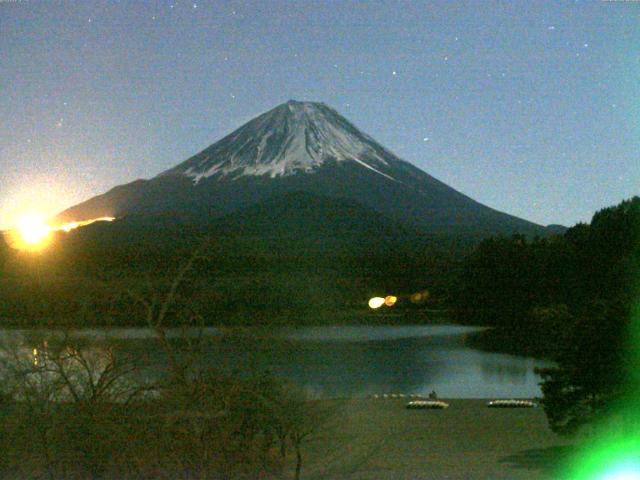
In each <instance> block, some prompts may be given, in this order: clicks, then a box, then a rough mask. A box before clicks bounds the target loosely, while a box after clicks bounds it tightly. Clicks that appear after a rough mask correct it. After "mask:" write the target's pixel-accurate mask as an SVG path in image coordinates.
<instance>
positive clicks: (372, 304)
mask: <svg viewBox="0 0 640 480" xmlns="http://www.w3.org/2000/svg"><path fill="white" fill-rule="evenodd" d="M384 303H385V302H384V298H382V297H373V298H372V299H370V300H369V308H373V309H376V308H380V307H381V306H382V305H384Z"/></svg>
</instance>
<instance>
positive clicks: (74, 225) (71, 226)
mask: <svg viewBox="0 0 640 480" xmlns="http://www.w3.org/2000/svg"><path fill="white" fill-rule="evenodd" d="M115 219H116V218H115V217H99V218H92V219H91V220H82V221H79V222H68V223H63V224H62V225H60V226H58V227H56V228H55V229H54V230H62V231H64V232H70V231H71V230H73V229H75V228H78V227H84V226H85V225H90V224H92V223H94V222H113V221H114V220H115Z"/></svg>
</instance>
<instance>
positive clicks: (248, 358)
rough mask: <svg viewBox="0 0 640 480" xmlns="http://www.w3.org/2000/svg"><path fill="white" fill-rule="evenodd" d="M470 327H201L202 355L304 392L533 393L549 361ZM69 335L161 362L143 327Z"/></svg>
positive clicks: (151, 366) (152, 369) (153, 368)
mask: <svg viewBox="0 0 640 480" xmlns="http://www.w3.org/2000/svg"><path fill="white" fill-rule="evenodd" d="M478 330H480V329H479V328H476V327H463V326H455V325H434V326H399V327H394V326H375V327H374V326H358V327H344V326H334V327H303V328H283V329H278V330H273V329H270V330H265V329H242V330H233V331H230V330H221V329H216V328H209V329H205V330H204V331H203V334H204V335H205V336H206V338H207V340H208V341H207V342H206V349H205V350H204V355H203V357H202V358H203V361H204V362H206V364H207V365H209V366H211V367H215V368H223V369H229V370H233V369H240V370H242V369H245V368H247V367H249V368H254V369H257V370H269V371H270V372H272V373H273V374H275V375H277V376H280V377H284V378H286V379H289V380H290V381H292V382H294V383H296V384H298V385H299V386H300V387H302V388H303V389H304V390H305V391H306V392H307V394H308V395H309V396H310V397H312V398H336V397H362V396H367V395H372V394H382V393H404V394H422V395H426V394H428V393H429V392H430V391H432V390H435V391H436V392H437V393H438V395H439V396H441V397H444V398H447V397H448V398H496V397H529V398H530V397H535V396H539V395H540V388H539V386H538V382H539V377H538V376H537V375H536V374H535V373H534V368H536V367H543V366H548V365H549V363H547V362H543V361H539V360H534V359H531V358H525V357H517V356H512V355H504V354H497V353H488V352H483V351H479V350H476V349H473V348H470V347H468V346H467V345H466V339H467V336H468V335H469V334H472V333H474V332H476V331H478ZM26 333H27V332H24V331H22V332H20V331H11V332H9V331H4V332H2V331H0V337H3V338H4V340H5V342H6V341H12V340H11V339H14V338H16V336H20V337H22V338H25V334H26ZM51 333H52V332H48V335H51ZM40 334H42V332H40ZM195 335H196V333H195V332H191V333H190V336H191V337H193V336H195ZM26 336H27V337H33V338H35V337H37V336H40V335H39V334H38V333H34V332H30V333H29V334H28V335H26ZM73 336H75V337H79V338H83V339H84V340H85V341H87V342H95V343H96V344H99V343H102V342H104V341H105V340H106V339H107V338H111V339H113V340H114V341H115V342H116V344H117V348H118V349H119V350H122V351H126V352H127V353H141V354H143V355H144V358H145V364H146V367H145V375H146V376H156V375H159V374H160V372H161V371H162V367H163V366H164V365H165V364H166V358H165V356H164V353H163V350H162V349H160V348H158V344H157V340H155V336H154V334H153V332H152V331H150V330H148V329H135V328H124V329H110V330H108V331H107V330H100V329H87V330H78V331H75V332H73ZM171 336H172V337H173V338H179V337H180V336H181V332H180V331H178V330H173V331H171ZM29 341H30V340H27V342H29Z"/></svg>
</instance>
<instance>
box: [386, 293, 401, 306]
mask: <svg viewBox="0 0 640 480" xmlns="http://www.w3.org/2000/svg"><path fill="white" fill-rule="evenodd" d="M397 301H398V297H395V296H393V295H388V296H386V297H385V298H384V304H385V305H386V306H387V307H393V306H394V305H395V304H396V302H397Z"/></svg>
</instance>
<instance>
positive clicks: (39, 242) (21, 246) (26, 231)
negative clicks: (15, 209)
mask: <svg viewBox="0 0 640 480" xmlns="http://www.w3.org/2000/svg"><path fill="white" fill-rule="evenodd" d="M113 220H115V218H114V217H100V218H92V219H90V220H82V221H79V222H68V223H63V224H62V225H58V226H56V227H52V226H51V225H49V224H48V223H47V222H46V221H44V220H43V219H42V217H39V216H35V215H30V216H25V217H22V218H21V219H20V220H18V221H17V222H16V226H15V227H14V228H13V229H12V230H10V231H9V232H8V235H7V239H8V242H9V245H10V246H11V247H13V248H15V249H18V250H29V251H39V250H42V249H43V248H45V247H46V246H47V245H48V244H49V241H50V239H51V234H52V233H53V232H58V231H64V232H70V231H71V230H73V229H75V228H78V227H84V226H85V225H89V224H91V223H94V222H111V221H113Z"/></svg>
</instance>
